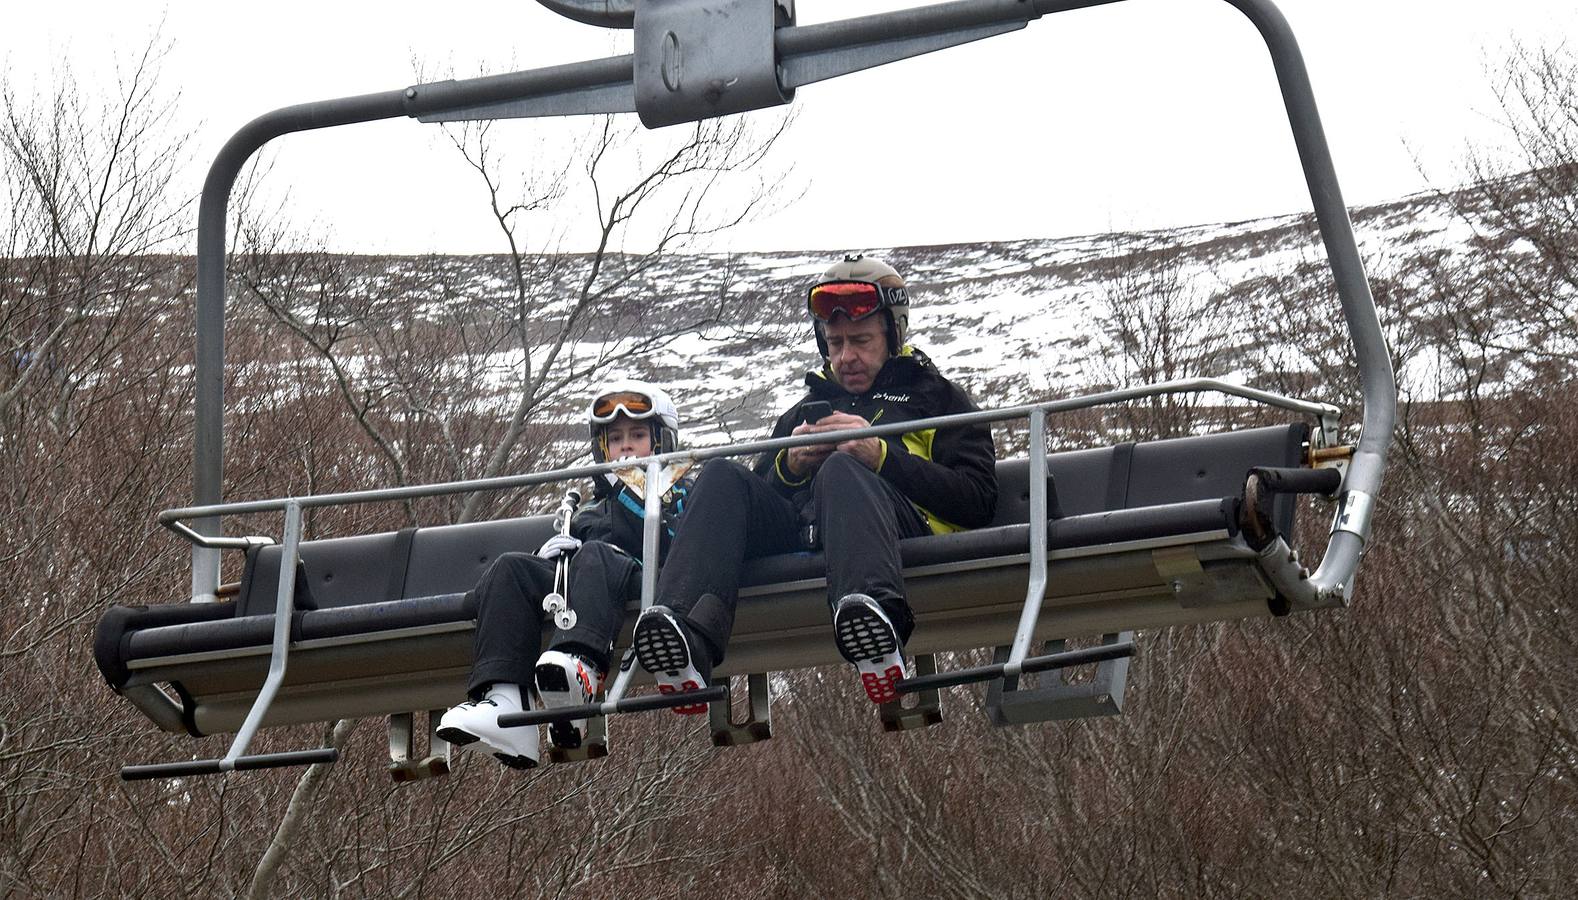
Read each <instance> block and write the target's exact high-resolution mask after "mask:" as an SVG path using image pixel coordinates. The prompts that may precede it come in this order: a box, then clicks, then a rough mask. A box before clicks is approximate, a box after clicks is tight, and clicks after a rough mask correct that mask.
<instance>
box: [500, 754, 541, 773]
mask: <svg viewBox="0 0 1578 900" xmlns="http://www.w3.org/2000/svg"><path fill="white" fill-rule="evenodd" d="M493 758H494V759H496V760H498V761H499V762H501V763H503V764H505V765H506V766H509V767H510V768H512V769H517V770H519V771H522V772H524V771H526V770H527V769H535V768H537V760H535V759H532V758H531V757H529V756H505V755H504V754H503V753H495V754H493Z"/></svg>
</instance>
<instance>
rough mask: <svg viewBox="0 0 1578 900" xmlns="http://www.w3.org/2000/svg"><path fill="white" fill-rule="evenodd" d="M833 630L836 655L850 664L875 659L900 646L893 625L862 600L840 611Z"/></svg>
mask: <svg viewBox="0 0 1578 900" xmlns="http://www.w3.org/2000/svg"><path fill="white" fill-rule="evenodd" d="M833 631H834V634H835V636H836V637H837V640H838V652H839V654H840V655H841V656H843V657H844V659H846V660H848V661H849V662H852V663H856V664H859V663H860V662H861V661H863V660H877V659H880V658H882V657H884V656H887V655H888V654H889V653H892V652H893V651H895V650H897V649H898V648H899V636H898V634H896V633H895V632H894V630H893V626H892V625H891V624H890V623H889V622H888V621H887V620H886V619H884V618H883V617H882V616H881V615H879V614H878V613H877V611H876V610H874V609H872V608H871V607H869V606H867V605H865V604H864V603H861V604H858V605H851V606H847V607H845V608H844V609H841V610H839V615H838V616H837V619H836V621H834V622H833Z"/></svg>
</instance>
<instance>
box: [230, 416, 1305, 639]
mask: <svg viewBox="0 0 1578 900" xmlns="http://www.w3.org/2000/svg"><path fill="white" fill-rule="evenodd" d="M1308 439H1309V426H1308V425H1305V424H1303V423H1296V424H1292V425H1274V426H1269V427H1266V428H1252V429H1247V430H1244V431H1233V432H1225V433H1221V434H1206V435H1199V436H1195V437H1182V438H1170V439H1168V440H1161V441H1147V442H1143V443H1136V442H1129V443H1126V444H1119V445H1117V446H1113V447H1096V448H1092V449H1089V450H1073V451H1068V452H1064V453H1053V454H1050V455H1049V456H1048V457H1047V471H1048V472H1049V473H1050V475H1051V477H1052V482H1053V483H1052V485H1051V488H1052V489H1051V491H1050V492H1049V495H1048V500H1049V509H1050V512H1051V515H1053V516H1078V515H1087V514H1091V513H1100V512H1104V511H1107V510H1114V509H1134V508H1137V507H1142V506H1162V505H1167V504H1172V503H1184V502H1188V501H1191V500H1209V499H1218V498H1223V497H1237V496H1239V495H1240V494H1241V492H1242V491H1243V488H1244V478H1245V476H1246V475H1247V474H1248V472H1249V469H1250V468H1251V467H1253V466H1296V465H1298V464H1299V457H1300V454H1301V453H1302V452H1303V446H1304V442H1305V441H1306V440H1308ZM997 477H998V501H997V512H996V515H995V516H994V517H993V519H992V523H991V524H992V525H993V526H998V525H1017V524H1023V523H1025V522H1028V521H1029V519H1030V490H1029V477H1030V461H1029V460H1028V459H1009V460H1003V461H1001V462H999V463H998V464H997ZM1293 509H1294V498H1293V497H1292V496H1282V497H1278V498H1277V500H1276V506H1275V507H1274V512H1275V516H1274V517H1275V522H1276V525H1277V527H1278V529H1279V530H1280V531H1281V532H1282V533H1283V534H1285V535H1291V534H1292V527H1293ZM552 533H553V517H552V516H531V517H528V518H519V519H501V520H498V521H493V522H473V523H468V524H465V525H440V526H435V527H430V528H421V529H407V530H405V531H400V532H388V533H385V534H370V535H359V536H355V537H344V538H331V539H328V540H320V541H307V542H304V543H303V544H302V545H301V551H300V552H301V559H302V561H303V563H304V565H305V569H306V582H305V586H306V587H307V589H308V590H309V591H310V594H311V598H310V601H309V602H307V603H303V604H301V605H302V606H303V607H306V606H313V607H316V608H319V609H326V608H332V607H340V606H355V605H359V604H363V603H377V602H381V601H385V600H398V599H401V598H403V597H431V596H436V595H440V594H453V593H461V592H463V591H468V590H470V589H471V588H472V587H474V586H475V585H476V583H477V581H478V580H479V579H480V578H481V576H482V573H483V572H484V571H485V570H486V569H487V567H488V565H489V564H490V563H492V562H493V560H494V559H497V558H498V556H499V554H501V553H506V552H509V551H515V550H518V551H523V552H528V553H529V552H531V551H533V550H536V549H537V548H538V547H539V546H541V545H542V542H543V541H545V540H547V538H548V536H549V535H550V534H552ZM279 559H280V548H279V547H278V546H273V547H264V548H262V549H260V550H253V551H251V552H250V553H249V555H248V559H247V568H246V573H245V575H244V576H243V578H242V585H241V595H240V597H239V599H238V600H237V603H236V615H238V616H247V615H261V614H267V613H270V612H273V610H274V602H275V591H276V588H277V585H278V584H279Z"/></svg>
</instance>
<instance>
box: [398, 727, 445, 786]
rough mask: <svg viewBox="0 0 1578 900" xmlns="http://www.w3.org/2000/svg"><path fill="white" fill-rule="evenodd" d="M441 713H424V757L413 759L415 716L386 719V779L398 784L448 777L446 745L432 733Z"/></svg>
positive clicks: (435, 733) (414, 749)
mask: <svg viewBox="0 0 1578 900" xmlns="http://www.w3.org/2000/svg"><path fill="white" fill-rule="evenodd" d="M443 715H444V711H443V710H441V709H430V710H428V711H427V724H428V730H427V746H428V752H427V755H426V756H424V757H422V758H421V759H416V758H415V755H416V752H417V750H416V713H397V714H395V715H392V716H390V717H389V777H390V778H391V779H393V780H394V781H395V782H396V783H398V784H404V783H406V782H408V781H422V780H425V779H428V778H441V777H443V776H445V775H448V774H449V742H448V741H446V740H444V739H443V738H441V737H439V736H438V733H437V732H436V731H435V730H434V729H435V728H437V727H438V720H439V719H440V718H442V717H443Z"/></svg>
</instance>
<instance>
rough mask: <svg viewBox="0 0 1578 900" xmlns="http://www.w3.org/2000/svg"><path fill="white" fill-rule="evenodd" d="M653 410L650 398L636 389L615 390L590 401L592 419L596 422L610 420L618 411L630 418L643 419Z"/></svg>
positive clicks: (603, 422)
mask: <svg viewBox="0 0 1578 900" xmlns="http://www.w3.org/2000/svg"><path fill="white" fill-rule="evenodd" d="M653 412H655V410H654V408H653V403H652V398H651V397H648V396H647V395H646V394H642V393H639V392H637V391H615V392H614V393H612V394H604V395H603V396H601V397H598V398H597V400H596V401H595V402H593V403H592V421H594V422H597V423H598V424H606V423H608V422H612V421H613V420H614V417H615V416H617V415H619V414H620V413H624V414H625V415H626V416H627V417H629V418H632V419H645V418H647V417H649V416H651V415H652V414H653Z"/></svg>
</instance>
